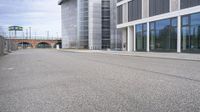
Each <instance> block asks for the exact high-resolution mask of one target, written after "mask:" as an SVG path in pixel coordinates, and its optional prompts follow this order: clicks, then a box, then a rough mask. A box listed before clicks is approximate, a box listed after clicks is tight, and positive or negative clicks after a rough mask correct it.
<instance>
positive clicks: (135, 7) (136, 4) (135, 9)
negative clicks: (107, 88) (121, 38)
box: [128, 0, 142, 21]
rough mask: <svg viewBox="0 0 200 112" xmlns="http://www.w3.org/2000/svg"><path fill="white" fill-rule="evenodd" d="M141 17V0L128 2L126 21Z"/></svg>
mask: <svg viewBox="0 0 200 112" xmlns="http://www.w3.org/2000/svg"><path fill="white" fill-rule="evenodd" d="M141 18H142V0H132V1H130V2H129V3H128V21H133V20H137V19H141Z"/></svg>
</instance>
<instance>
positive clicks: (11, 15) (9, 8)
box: [0, 0, 61, 37]
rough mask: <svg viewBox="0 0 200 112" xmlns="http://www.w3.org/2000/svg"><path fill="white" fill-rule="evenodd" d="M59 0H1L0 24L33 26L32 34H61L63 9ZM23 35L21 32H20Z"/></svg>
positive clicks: (5, 25)
mask: <svg viewBox="0 0 200 112" xmlns="http://www.w3.org/2000/svg"><path fill="white" fill-rule="evenodd" d="M57 2H58V0H0V26H2V27H3V28H4V29H7V27H8V26H12V25H19V26H23V27H25V28H24V29H27V28H28V27H32V36H35V34H36V35H43V36H46V35H47V33H46V32H47V31H49V32H50V34H49V35H50V36H51V37H52V36H54V37H57V33H58V35H59V36H60V35H61V11H60V6H59V5H57ZM25 31H26V30H24V32H25ZM18 35H21V33H18Z"/></svg>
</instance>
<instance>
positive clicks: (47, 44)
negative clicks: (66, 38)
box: [7, 38, 62, 48]
mask: <svg viewBox="0 0 200 112" xmlns="http://www.w3.org/2000/svg"><path fill="white" fill-rule="evenodd" d="M7 40H11V41H12V42H13V43H14V44H15V45H16V46H17V47H18V48H56V45H59V46H60V47H61V45H62V41H61V39H51V40H50V39H18V38H12V39H7Z"/></svg>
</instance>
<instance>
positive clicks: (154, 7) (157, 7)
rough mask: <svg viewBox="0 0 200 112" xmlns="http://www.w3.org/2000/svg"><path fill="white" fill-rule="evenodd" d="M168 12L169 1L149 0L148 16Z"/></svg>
mask: <svg viewBox="0 0 200 112" xmlns="http://www.w3.org/2000/svg"><path fill="white" fill-rule="evenodd" d="M167 12H169V0H149V16H155V15H159V14H163V13H167Z"/></svg>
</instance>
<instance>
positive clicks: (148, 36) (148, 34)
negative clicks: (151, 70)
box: [147, 22, 150, 52]
mask: <svg viewBox="0 0 200 112" xmlns="http://www.w3.org/2000/svg"><path fill="white" fill-rule="evenodd" d="M149 41H150V31H149V22H147V52H149V51H150V50H149Z"/></svg>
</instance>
